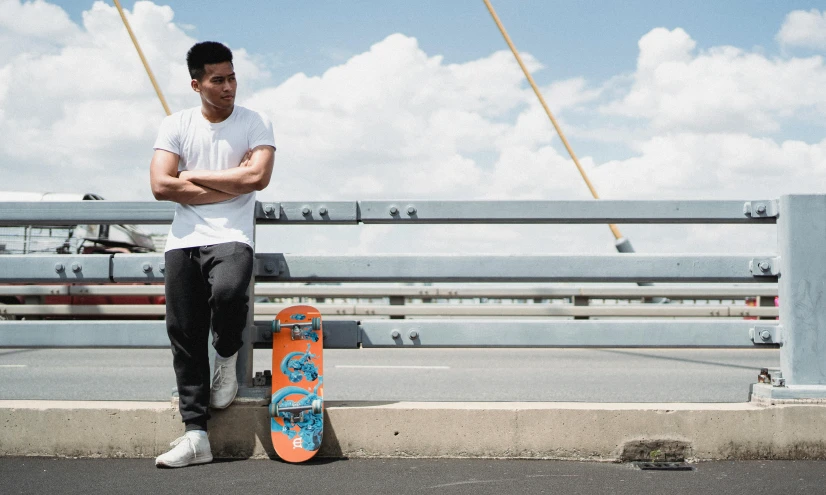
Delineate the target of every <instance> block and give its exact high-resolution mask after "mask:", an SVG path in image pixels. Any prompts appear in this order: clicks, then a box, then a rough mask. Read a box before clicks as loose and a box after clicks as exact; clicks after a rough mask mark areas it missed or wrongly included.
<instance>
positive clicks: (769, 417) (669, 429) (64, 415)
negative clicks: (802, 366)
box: [0, 401, 826, 461]
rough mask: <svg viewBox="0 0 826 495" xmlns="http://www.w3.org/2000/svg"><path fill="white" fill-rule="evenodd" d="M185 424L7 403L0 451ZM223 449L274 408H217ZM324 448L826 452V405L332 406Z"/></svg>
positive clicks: (145, 435) (257, 450)
mask: <svg viewBox="0 0 826 495" xmlns="http://www.w3.org/2000/svg"><path fill="white" fill-rule="evenodd" d="M182 430H183V427H182V424H181V422H180V416H179V414H178V409H177V406H176V405H173V404H171V403H169V402H70V401H0V455H4V456H57V457H132V458H141V457H154V456H156V455H158V454H160V453H162V452H164V451H166V450H167V449H168V444H169V442H170V441H172V440H173V439H175V438H176V437H177V436H179V435H180V434H181V432H182ZM210 440H211V443H212V448H213V453H214V455H215V456H216V457H233V458H267V457H269V458H273V459H275V458H277V456H276V455H275V453H274V451H273V449H272V446H271V443H270V428H269V418H268V416H267V409H266V407H264V406H263V405H261V403H260V401H258V402H255V401H248V402H243V401H240V402H239V401H236V403H235V404H233V405H232V406H231V407H230V408H228V409H226V410H224V411H218V412H216V413H214V416H213V420H212V421H211V423H210ZM319 455H321V456H327V457H447V458H462V457H465V458H467V457H478V458H541V459H569V460H597V461H629V460H652V459H653V460H657V459H662V460H678V459H686V460H714V459H826V406H824V405H818V404H806V405H770V406H765V405H760V404H757V403H738V404H684V403H680V404H586V403H513V402H502V403H483V402H471V403H440V402H427V403H422V402H390V403H360V402H347V403H344V402H338V403H328V405H327V408H326V415H325V431H324V443H323V446H322V450H321V452H320V454H319Z"/></svg>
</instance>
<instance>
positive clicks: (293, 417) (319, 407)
mask: <svg viewBox="0 0 826 495" xmlns="http://www.w3.org/2000/svg"><path fill="white" fill-rule="evenodd" d="M323 344H324V334H323V332H322V329H321V313H319V312H318V310H317V309H315V308H314V307H312V306H290V307H289V308H285V309H283V310H281V311H279V313H278V314H277V315H276V316H275V319H274V320H273V322H272V398H271V400H270V405H269V414H270V434H271V436H272V445H273V447H274V448H275V452H276V453H277V454H278V456H279V457H281V459H283V460H285V461H287V462H303V461H306V460H308V459H310V458H312V457H313V456H314V455H315V454H316V452H318V449H319V447H321V437H322V434H323V430H324V388H323V385H322V383H323V380H324V367H323V356H322V348H323Z"/></svg>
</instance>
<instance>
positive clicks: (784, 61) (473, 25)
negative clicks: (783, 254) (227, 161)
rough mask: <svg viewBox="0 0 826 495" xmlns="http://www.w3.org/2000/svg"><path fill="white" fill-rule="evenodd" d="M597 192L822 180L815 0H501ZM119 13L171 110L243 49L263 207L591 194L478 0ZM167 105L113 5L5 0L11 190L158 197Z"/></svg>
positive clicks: (542, 237) (703, 242)
mask: <svg viewBox="0 0 826 495" xmlns="http://www.w3.org/2000/svg"><path fill="white" fill-rule="evenodd" d="M492 3H493V5H494V7H495V8H496V9H497V12H498V14H499V16H500V18H501V19H502V21H503V23H504V24H505V27H506V28H507V30H508V32H509V34H510V35H511V37H512V39H513V41H514V42H515V44H516V46H517V48H519V50H520V52H521V53H522V55H523V57H524V59H525V60H526V63H527V64H528V66H529V68H530V70H531V71H532V74H533V76H534V77H535V79H536V81H537V83H538V84H539V85H540V87H541V90H542V92H543V94H544V96H545V99H546V100H547V102H548V104H549V106H550V108H551V110H552V111H553V112H554V114H555V116H556V117H557V119H558V120H559V122H560V124H561V126H562V129H563V130H564V132H565V134H566V136H567V137H568V140H569V141H570V142H571V145H572V147H573V149H574V151H575V152H576V154H577V155H578V156H579V158H580V160H581V162H582V164H583V166H584V167H585V170H586V172H587V173H588V175H589V177H590V178H591V180H592V182H593V183H594V185H595V188H596V190H597V191H598V193H599V195H600V197H602V198H604V199H735V200H752V199H766V198H777V197H779V196H780V195H782V194H792V193H801V194H803V193H806V194H811V193H824V192H826V125H824V123H825V122H826V120H824V117H825V116H826V91H823V88H824V87H826V66H824V59H823V57H824V52H826V1H804V2H799V1H795V0H790V1H782V2H778V1H770V0H751V1H739V0H737V1H725V2H694V3H689V2H661V1H660V2H654V1H647V0H629V1H626V2H615V1H607V0H605V1H602V0H593V1H582V2H557V1H548V0H546V1H532V0H510V1H504V0H493V2H492ZM122 4H123V6H124V8H125V9H127V16H128V18H129V20H130V23H131V24H132V28H133V30H134V31H135V33H136V36H137V37H138V40H139V41H140V43H141V46H142V48H143V50H144V52H145V53H146V55H147V57H148V59H149V63H150V66H151V67H152V70H153V71H154V73H155V75H156V77H157V78H158V81H159V83H160V85H161V88H162V90H163V92H164V94H165V96H166V98H167V100H168V101H169V103H170V107H171V108H172V110H173V111H177V110H181V109H184V108H188V107H193V106H197V105H198V104H199V100H198V98H197V95H196V94H195V93H193V92H192V91H191V89H190V88H189V76H188V74H187V71H186V66H185V60H184V57H185V53H186V51H187V49H188V48H189V47H190V46H191V45H192V44H194V43H195V42H197V41H204V40H217V41H222V42H224V43H226V44H227V45H228V46H229V47H230V48H232V50H233V52H234V54H235V66H236V72H237V74H238V77H239V92H238V103H239V104H241V105H243V106H246V107H249V108H252V109H255V110H257V111H261V112H263V113H265V114H267V115H268V116H269V117H270V118H271V119H272V121H273V124H274V128H275V134H276V142H277V144H278V152H277V153H276V163H275V171H274V175H273V180H272V182H271V184H270V186H269V187H268V188H267V189H266V190H264V191H262V192H259V193H258V197H259V200H262V201H278V200H282V201H302V200H308V201H321V200H329V201H334V200H360V199H365V200H367V199H399V200H401V199H420V200H425V199H429V200H451V199H454V200H470V199H474V200H517V199H518V200H525V199H530V200H588V199H590V195H589V193H588V190H587V188H586V187H585V185H584V183H583V181H582V179H581V178H580V177H579V175H578V174H577V172H576V169H575V167H574V165H573V163H572V161H571V160H570V158H569V157H568V155H567V153H566V152H565V150H564V148H563V147H562V146H561V144H560V140H559V138H558V137H557V136H556V134H555V132H554V130H553V128H552V127H551V124H550V122H549V121H548V118H547V117H546V116H545V114H544V113H543V111H542V109H541V107H540V106H539V104H538V102H537V99H536V97H535V95H534V94H533V92H532V91H531V90H530V87H529V86H528V84H527V82H526V81H525V78H524V76H523V75H522V73H521V71H520V70H519V68H518V66H517V65H516V63H515V61H514V59H513V56H512V55H511V53H510V52H509V51H508V49H507V45H506V44H505V42H504V40H503V39H502V36H501V35H500V34H499V32H498V30H497V28H496V26H495V24H494V23H493V21H492V19H491V17H490V15H489V14H488V12H487V10H486V8H485V6H484V3H483V2H482V0H450V1H445V0H442V1H435V0H421V1H418V2H409V1H407V2H403V1H401V0H384V1H381V2H378V1H366V0H362V1H348V2H343V1H331V0H317V1H314V2H295V1H293V2H285V1H270V2H253V1H246V2H234V3H231V4H230V3H227V2H215V1H200V2H191V1H183V0H171V1H168V2H162V1H157V2H152V1H138V2H134V1H131V0H124V1H123V2H122ZM163 117H164V112H163V109H162V107H161V105H160V103H159V102H158V100H157V97H156V96H155V94H154V91H153V90H152V87H151V84H150V83H149V80H148V78H147V76H146V74H145V72H144V70H143V67H142V65H141V63H140V60H139V59H138V57H137V54H136V53H135V50H134V48H133V47H132V45H131V42H130V40H129V38H128V35H127V33H126V30H125V28H124V26H123V24H122V22H121V20H120V17H119V16H118V14H117V11H116V9H115V7H114V5H113V4H112V3H111V2H102V1H97V2H94V1H90V0H53V1H50V2H49V1H44V0H36V1H21V0H0V135H2V136H3V139H2V140H0V174H2V175H0V176H2V177H5V178H6V179H5V180H3V183H2V184H0V190H13V191H38V192H45V191H51V192H79V193H83V192H94V193H98V194H101V195H102V196H104V197H105V198H107V199H112V200H124V201H135V200H147V201H149V200H152V196H151V192H150V189H149V182H148V165H149V161H150V159H151V156H152V143H153V142H154V139H155V136H156V135H157V130H158V126H159V124H160V121H161V120H162V119H163ZM620 230H621V231H622V232H623V234H624V235H625V236H626V237H628V238H630V239H631V241H632V242H633V244H634V246H635V248H636V249H637V251H639V252H654V253H655V252H715V253H717V252H738V253H739V252H744V253H753V252H754V251H755V250H756V249H757V250H758V251H760V252H763V253H766V252H771V251H773V250H774V249H775V245H776V238H775V233H774V228H773V227H760V226H757V227H755V226H705V225H689V226H662V225H655V226H646V225H622V226H620ZM257 243H258V250H259V251H261V252H293V253H299V252H302V253H326V254H360V253H389V254H392V253H406V252H411V253H412V252H415V253H500V254H528V253H555V252H571V253H579V252H585V253H610V252H613V250H614V248H613V236H612V235H611V233H610V231H609V230H608V228H607V227H605V226H601V225H592V226H569V225H564V226H501V225H500V226H485V225H468V226H451V227H450V228H446V227H444V226H354V227H349V226H345V227H304V226H300V227H299V226H279V227H272V226H266V227H259V229H258V231H257Z"/></svg>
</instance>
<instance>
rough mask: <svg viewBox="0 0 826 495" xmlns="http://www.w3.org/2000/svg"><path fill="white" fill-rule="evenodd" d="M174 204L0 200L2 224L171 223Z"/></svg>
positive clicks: (154, 202) (0, 222)
mask: <svg viewBox="0 0 826 495" xmlns="http://www.w3.org/2000/svg"><path fill="white" fill-rule="evenodd" d="M174 215H175V203H170V202H166V201H163V202H160V201H135V202H125V201H54V202H51V201H37V202H0V225H2V226H19V225H48V226H53V225H79V224H93V225H99V224H122V223H132V224H142V225H151V224H168V223H172V218H173V217H174Z"/></svg>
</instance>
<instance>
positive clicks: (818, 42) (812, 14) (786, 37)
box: [776, 9, 826, 50]
mask: <svg viewBox="0 0 826 495" xmlns="http://www.w3.org/2000/svg"><path fill="white" fill-rule="evenodd" d="M776 38H777V41H778V42H779V43H780V44H781V45H783V46H788V47H794V46H799V47H804V48H814V49H819V50H823V49H826V12H821V11H819V10H817V9H812V10H810V11H808V12H807V11H805V10H795V11H793V12H789V14H788V15H786V20H785V21H784V22H783V26H781V27H780V31H778V32H777V36H776Z"/></svg>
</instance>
